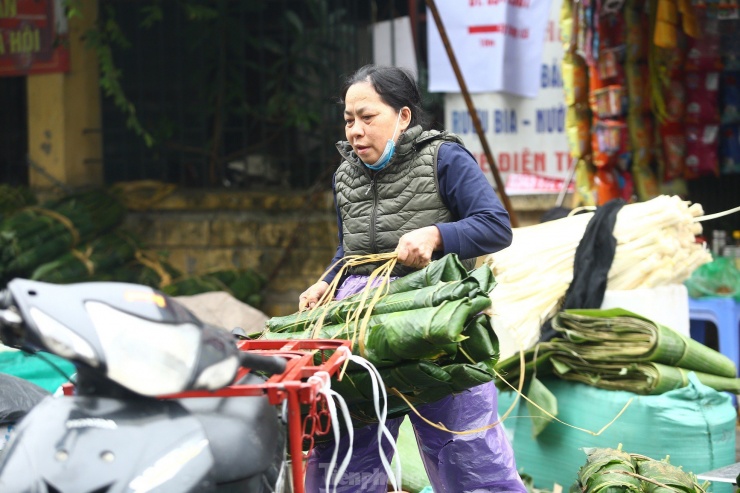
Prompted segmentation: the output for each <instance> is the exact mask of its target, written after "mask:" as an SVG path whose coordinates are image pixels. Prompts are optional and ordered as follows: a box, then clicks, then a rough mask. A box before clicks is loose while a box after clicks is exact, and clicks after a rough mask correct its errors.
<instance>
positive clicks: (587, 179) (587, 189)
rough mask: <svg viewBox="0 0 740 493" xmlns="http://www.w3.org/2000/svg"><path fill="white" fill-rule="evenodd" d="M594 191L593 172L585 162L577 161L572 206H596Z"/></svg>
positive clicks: (591, 167)
mask: <svg viewBox="0 0 740 493" xmlns="http://www.w3.org/2000/svg"><path fill="white" fill-rule="evenodd" d="M595 192H596V191H595V189H594V170H593V166H591V165H590V164H589V163H588V162H587V161H586V160H584V159H580V160H578V164H577V165H576V193H575V197H574V198H573V199H574V200H573V201H574V205H576V206H594V205H596V194H595Z"/></svg>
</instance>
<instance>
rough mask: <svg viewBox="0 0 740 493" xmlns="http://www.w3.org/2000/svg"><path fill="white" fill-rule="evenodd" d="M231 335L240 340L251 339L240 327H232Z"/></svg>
mask: <svg viewBox="0 0 740 493" xmlns="http://www.w3.org/2000/svg"><path fill="white" fill-rule="evenodd" d="M231 335H233V336H234V337H236V338H237V339H241V340H244V339H251V337H249V336H248V335H247V332H246V331H245V330H244V329H242V328H241V327H234V328H233V329H231Z"/></svg>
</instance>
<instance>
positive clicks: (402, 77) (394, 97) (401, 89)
mask: <svg viewBox="0 0 740 493" xmlns="http://www.w3.org/2000/svg"><path fill="white" fill-rule="evenodd" d="M359 82H369V83H370V85H372V86H373V89H375V92H377V93H378V95H379V96H380V99H381V100H382V101H383V102H384V103H386V104H387V105H389V106H391V107H392V108H393V109H394V110H396V111H400V110H401V108H403V107H404V106H408V107H409V109H411V121H410V122H409V128H411V127H415V126H417V125H421V126H422V127H423V128H426V126H427V125H428V124H429V120H430V119H429V116H428V115H427V113H426V111H424V108H423V107H422V100H421V92H420V91H419V86H418V85H417V84H416V81H415V80H414V76H413V74H412V73H411V72H410V71H409V70H408V69H405V68H400V67H390V66H385V65H373V64H368V65H365V66H363V67H360V68H359V69H358V70H357V71H356V72H355V73H353V74H352V75H350V76H349V77H347V79H346V80H345V82H344V86H342V92H341V97H340V99H339V103H340V104H342V105H343V104H344V100H345V98H346V97H347V91H349V88H350V87H351V86H353V85H355V84H357V83H359Z"/></svg>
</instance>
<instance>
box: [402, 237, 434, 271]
mask: <svg viewBox="0 0 740 493" xmlns="http://www.w3.org/2000/svg"><path fill="white" fill-rule="evenodd" d="M441 249H442V235H441V234H440V232H439V229H437V227H436V226H427V227H425V228H420V229H415V230H414V231H410V232H408V233H406V234H405V235H403V236H401V238H400V239H399V240H398V246H397V247H396V253H397V254H398V261H399V262H400V263H402V264H403V265H405V266H408V267H414V268H416V269H421V268H422V267H426V266H427V265H428V264H429V262H431V261H432V254H433V253H434V251H435V250H441Z"/></svg>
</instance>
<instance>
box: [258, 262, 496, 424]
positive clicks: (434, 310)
mask: <svg viewBox="0 0 740 493" xmlns="http://www.w3.org/2000/svg"><path fill="white" fill-rule="evenodd" d="M495 284H496V282H495V280H494V278H493V274H492V273H491V270H490V268H488V267H487V266H482V267H480V268H478V269H474V270H472V271H470V272H468V271H467V270H466V269H465V267H464V266H463V265H462V264H461V263H460V261H459V259H458V258H457V256H456V255H454V254H449V255H446V256H445V257H443V258H441V259H439V260H437V261H434V262H432V263H430V264H429V265H428V266H427V267H425V268H424V269H421V270H419V271H416V272H413V273H411V274H409V275H407V276H405V277H402V278H400V279H397V280H395V281H392V282H391V283H389V284H387V285H386V286H381V287H380V288H377V289H381V290H383V291H385V290H387V292H386V293H385V294H384V295H383V296H382V297H381V298H380V299H379V300H378V301H377V302H376V303H374V304H372V303H367V302H366V301H367V300H369V299H371V298H372V296H373V293H374V290H373V291H369V292H363V293H358V294H356V295H354V296H352V297H349V298H346V299H343V300H338V301H332V302H329V303H327V304H325V305H323V306H320V307H318V308H315V309H313V310H310V311H304V312H298V313H295V314H293V315H289V316H285V317H273V318H271V319H270V320H268V321H267V328H266V330H265V331H264V332H263V333H262V334H261V336H260V337H261V338H265V339H309V338H312V339H345V340H352V341H353V345H352V352H353V354H357V355H360V356H362V357H364V358H366V359H367V360H368V361H370V362H371V363H372V364H373V365H375V366H376V367H377V368H378V371H379V373H380V375H381V377H382V378H383V382H384V383H385V386H386V389H388V417H389V418H392V417H396V416H401V415H403V414H406V413H407V412H408V411H409V410H410V407H409V404H411V405H413V406H414V407H416V406H418V405H420V404H424V403H428V402H433V401H435V400H438V399H440V398H442V397H444V396H447V395H450V394H452V393H455V392H460V391H463V390H466V389H469V388H472V387H474V386H476V385H480V384H483V383H486V382H490V381H491V380H493V378H494V372H493V366H494V365H495V363H496V361H497V358H498V339H497V338H496V335H495V333H494V332H493V329H492V328H491V324H490V319H489V317H488V316H487V315H486V314H484V313H481V312H482V311H483V310H485V309H486V308H488V307H489V306H490V304H491V299H490V297H489V293H490V292H491V290H492V289H493V288H494V286H495ZM332 388H333V389H334V390H336V391H337V392H339V393H340V394H341V395H342V397H344V399H345V401H346V402H347V404H348V406H349V408H350V413H351V415H352V418H353V420H354V425H355V426H358V425H362V424H367V423H373V422H377V414H376V411H375V408H374V403H373V390H372V382H371V379H370V375H369V374H368V373H367V371H366V370H364V369H363V368H361V367H360V366H359V365H356V364H354V363H350V364H349V365H348V367H347V371H346V373H345V374H344V376H343V378H342V379H341V380H340V381H337V380H336V379H334V380H332ZM399 394H401V395H402V396H403V397H401V395H399ZM407 401H408V402H407Z"/></svg>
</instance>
